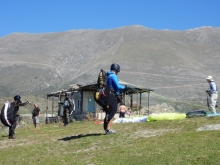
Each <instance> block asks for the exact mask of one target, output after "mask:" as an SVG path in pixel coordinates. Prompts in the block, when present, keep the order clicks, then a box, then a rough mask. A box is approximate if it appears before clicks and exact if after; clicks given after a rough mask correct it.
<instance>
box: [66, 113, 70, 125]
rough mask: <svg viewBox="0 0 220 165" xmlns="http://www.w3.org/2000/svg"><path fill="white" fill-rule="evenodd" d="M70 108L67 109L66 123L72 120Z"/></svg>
mask: <svg viewBox="0 0 220 165" xmlns="http://www.w3.org/2000/svg"><path fill="white" fill-rule="evenodd" d="M69 112H70V111H69V109H66V124H67V125H68V124H69V122H70V113H69Z"/></svg>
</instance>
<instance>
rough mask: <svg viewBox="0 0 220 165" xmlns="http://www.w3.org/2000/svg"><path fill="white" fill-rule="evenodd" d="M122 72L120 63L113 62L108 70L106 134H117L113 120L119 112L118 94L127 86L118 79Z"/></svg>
mask: <svg viewBox="0 0 220 165" xmlns="http://www.w3.org/2000/svg"><path fill="white" fill-rule="evenodd" d="M119 72H120V66H119V65H118V64H112V65H111V67H110V71H109V72H107V76H108V80H107V88H106V89H107V90H108V91H106V92H108V93H109V94H108V97H107V104H108V109H106V110H105V112H106V116H105V119H104V130H105V132H106V134H115V133H116V131H114V130H113V129H111V125H112V120H113V117H114V115H115V114H116V112H117V108H118V103H119V102H120V100H119V99H118V97H117V96H118V95H119V94H120V91H121V90H125V89H126V86H124V85H121V84H120V83H119V80H118V76H117V74H118V73H119Z"/></svg>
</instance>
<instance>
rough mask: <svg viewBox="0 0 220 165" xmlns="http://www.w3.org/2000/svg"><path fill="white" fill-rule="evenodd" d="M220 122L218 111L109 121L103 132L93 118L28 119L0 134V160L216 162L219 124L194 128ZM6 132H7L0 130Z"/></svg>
mask: <svg viewBox="0 0 220 165" xmlns="http://www.w3.org/2000/svg"><path fill="white" fill-rule="evenodd" d="M214 124H220V117H212V118H206V117H200V118H188V119H183V120H174V121H155V122H142V123H121V124H113V128H114V129H115V130H116V131H117V132H118V133H117V134H114V135H105V134H104V131H103V128H102V127H103V125H102V124H94V121H83V122H74V123H71V124H70V125H69V126H67V127H64V126H63V125H62V124H61V123H60V124H50V125H45V124H42V125H40V127H39V129H37V130H35V129H34V128H33V125H32V124H26V125H24V126H22V127H20V128H17V129H16V139H15V140H9V139H7V137H0V149H1V150H0V155H1V156H0V157H1V158H0V164H4V165H10V164H13V165H25V164H32V165H35V164H36V165H37V164H41V165H42V164H45V165H71V164H74V165H75V164H76V165H145V164H150V165H219V164H220V156H219V155H220V130H206V131H197V129H198V128H200V127H203V126H206V125H214ZM1 134H2V135H7V132H1Z"/></svg>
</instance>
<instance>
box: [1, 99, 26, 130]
mask: <svg viewBox="0 0 220 165" xmlns="http://www.w3.org/2000/svg"><path fill="white" fill-rule="evenodd" d="M28 103H29V102H28V101H27V102H25V103H20V104H19V106H25V105H26V104H28ZM18 116H19V115H18V114H16V112H15V103H10V102H8V101H7V102H5V103H4V105H3V107H2V110H1V122H2V124H4V125H5V126H7V127H11V126H12V125H13V124H14V122H15V121H16V120H15V117H18Z"/></svg>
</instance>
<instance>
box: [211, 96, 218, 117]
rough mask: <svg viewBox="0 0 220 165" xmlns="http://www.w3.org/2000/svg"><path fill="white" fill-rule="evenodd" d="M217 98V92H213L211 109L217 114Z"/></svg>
mask: <svg viewBox="0 0 220 165" xmlns="http://www.w3.org/2000/svg"><path fill="white" fill-rule="evenodd" d="M217 98H218V95H217V94H212V95H211V99H210V109H211V111H212V112H213V113H215V114H216V109H215V105H216V101H217Z"/></svg>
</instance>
